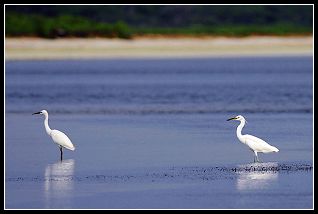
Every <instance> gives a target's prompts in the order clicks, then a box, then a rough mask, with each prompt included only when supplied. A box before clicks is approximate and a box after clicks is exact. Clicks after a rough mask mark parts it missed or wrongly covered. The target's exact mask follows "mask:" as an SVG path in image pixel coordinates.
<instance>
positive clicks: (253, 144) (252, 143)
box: [227, 115, 279, 162]
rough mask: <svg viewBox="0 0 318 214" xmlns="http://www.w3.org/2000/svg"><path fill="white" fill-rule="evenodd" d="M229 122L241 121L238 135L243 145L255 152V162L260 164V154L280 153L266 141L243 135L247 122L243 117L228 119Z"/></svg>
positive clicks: (237, 131)
mask: <svg viewBox="0 0 318 214" xmlns="http://www.w3.org/2000/svg"><path fill="white" fill-rule="evenodd" d="M229 120H238V121H241V123H240V125H239V126H238V127H237V129H236V135H237V137H238V139H239V140H240V141H241V142H242V143H243V144H246V145H247V146H248V147H249V148H250V149H251V150H252V151H253V152H254V162H256V161H257V162H260V161H259V159H258V156H257V153H258V152H262V153H269V152H278V151H279V150H278V149H277V148H276V147H274V146H271V145H269V144H268V143H266V142H265V141H264V140H262V139H260V138H258V137H255V136H253V135H248V134H245V135H242V129H243V127H244V125H245V122H246V120H245V118H244V117H243V116H242V115H238V116H236V117H232V118H230V119H228V120H227V121H229Z"/></svg>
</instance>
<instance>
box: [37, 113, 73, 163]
mask: <svg viewBox="0 0 318 214" xmlns="http://www.w3.org/2000/svg"><path fill="white" fill-rule="evenodd" d="M33 114H43V115H44V116H45V119H44V127H45V131H46V133H47V134H48V135H49V136H51V137H52V140H53V141H54V143H56V144H57V145H59V147H60V151H61V161H62V160H63V150H62V149H63V148H66V149H69V150H72V151H74V150H75V147H74V145H73V143H72V142H71V140H70V139H69V138H68V137H67V136H66V134H64V133H63V132H61V131H59V130H55V129H53V130H52V129H50V127H49V113H48V112H47V111H46V110H42V111H39V112H36V113H33ZM33 114H32V115H33Z"/></svg>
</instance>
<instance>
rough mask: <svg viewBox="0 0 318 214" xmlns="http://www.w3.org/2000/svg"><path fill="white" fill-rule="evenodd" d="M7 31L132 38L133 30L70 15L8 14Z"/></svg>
mask: <svg viewBox="0 0 318 214" xmlns="http://www.w3.org/2000/svg"><path fill="white" fill-rule="evenodd" d="M5 29H6V36H38V37H44V38H57V37H92V36H103V37H119V38H126V39H127V38H131V30H130V29H129V28H128V26H127V25H126V24H125V23H123V22H117V23H115V24H107V23H100V22H94V21H91V20H89V19H87V18H84V17H76V16H70V15H61V16H57V17H44V16H41V15H24V14H16V13H9V14H8V15H7V14H6V25H5Z"/></svg>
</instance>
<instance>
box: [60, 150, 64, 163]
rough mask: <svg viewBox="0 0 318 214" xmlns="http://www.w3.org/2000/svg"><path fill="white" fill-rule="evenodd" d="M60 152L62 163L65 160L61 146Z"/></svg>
mask: <svg viewBox="0 0 318 214" xmlns="http://www.w3.org/2000/svg"><path fill="white" fill-rule="evenodd" d="M60 151H61V161H62V160H63V150H62V146H60Z"/></svg>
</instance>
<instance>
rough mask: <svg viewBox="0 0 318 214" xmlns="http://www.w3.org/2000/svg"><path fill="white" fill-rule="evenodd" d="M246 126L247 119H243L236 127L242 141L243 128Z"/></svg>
mask: <svg viewBox="0 0 318 214" xmlns="http://www.w3.org/2000/svg"><path fill="white" fill-rule="evenodd" d="M244 126H245V120H241V123H240V125H239V126H238V127H237V129H236V135H237V137H238V139H240V140H241V141H242V137H243V135H242V129H243V127H244Z"/></svg>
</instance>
